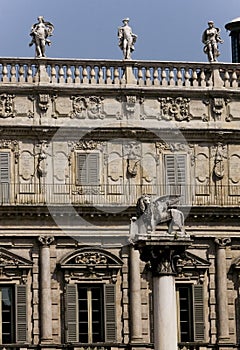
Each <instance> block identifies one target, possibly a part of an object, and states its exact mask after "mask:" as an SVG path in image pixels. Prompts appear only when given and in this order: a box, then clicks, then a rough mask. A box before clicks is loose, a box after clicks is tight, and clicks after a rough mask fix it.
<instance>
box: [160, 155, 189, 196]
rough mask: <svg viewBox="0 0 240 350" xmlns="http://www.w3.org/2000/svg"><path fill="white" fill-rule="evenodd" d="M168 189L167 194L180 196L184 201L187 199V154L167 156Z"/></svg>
mask: <svg viewBox="0 0 240 350" xmlns="http://www.w3.org/2000/svg"><path fill="white" fill-rule="evenodd" d="M165 169H166V189H165V194H170V195H179V196H181V197H182V201H183V202H185V200H186V198H187V176H186V173H187V170H186V155H185V154H166V155H165Z"/></svg>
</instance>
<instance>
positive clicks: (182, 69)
mask: <svg viewBox="0 0 240 350" xmlns="http://www.w3.org/2000/svg"><path fill="white" fill-rule="evenodd" d="M239 91H240V69H239V64H230V63H229V64H228V63H211V64H210V63H196V62H158V61H135V60H131V61H113V60H80V59H50V58H46V59H29V58H0V100H1V108H0V124H1V127H6V128H8V127H10V126H11V127H12V126H13V121H12V118H14V126H16V127H29V126H30V127H33V126H34V127H38V126H42V127H46V126H47V127H70V128H93V129H94V128H100V127H101V128H103V127H104V128H108V129H109V128H114V127H115V128H118V127H119V126H121V127H128V128H129V127H131V128H136V127H138V128H145V129H146V128H147V129H149V128H151V129H152V130H159V129H162V130H163V129H169V128H172V126H174V127H176V128H178V129H181V130H184V132H188V130H189V131H191V133H192V130H193V129H194V130H197V131H198V132H199V131H200V132H202V137H204V135H205V134H204V133H205V130H214V131H216V129H219V128H221V129H222V130H223V129H224V130H226V132H228V133H232V130H233V129H234V130H235V131H237V132H238V131H239V120H240V116H239V110H240V101H239V99H238V94H239ZM230 136H231V137H232V136H233V134H232V135H230ZM234 137H236V135H235V134H234ZM237 137H238V136H237Z"/></svg>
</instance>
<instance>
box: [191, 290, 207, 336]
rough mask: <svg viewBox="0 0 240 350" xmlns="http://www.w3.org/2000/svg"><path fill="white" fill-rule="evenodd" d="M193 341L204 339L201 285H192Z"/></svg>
mask: <svg viewBox="0 0 240 350" xmlns="http://www.w3.org/2000/svg"><path fill="white" fill-rule="evenodd" d="M193 321H194V322H193V323H194V341H196V342H197V341H204V338H205V337H204V329H205V327H204V296H203V286H202V285H193Z"/></svg>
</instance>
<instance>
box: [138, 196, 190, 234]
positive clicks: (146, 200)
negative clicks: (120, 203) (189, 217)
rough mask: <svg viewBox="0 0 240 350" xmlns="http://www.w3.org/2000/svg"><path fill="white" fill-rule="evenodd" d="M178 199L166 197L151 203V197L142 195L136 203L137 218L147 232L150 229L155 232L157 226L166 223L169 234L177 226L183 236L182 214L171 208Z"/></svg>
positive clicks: (176, 197)
mask: <svg viewBox="0 0 240 350" xmlns="http://www.w3.org/2000/svg"><path fill="white" fill-rule="evenodd" d="M179 199H180V197H179V196H175V195H166V196H161V197H159V198H157V199H156V200H154V201H153V200H152V199H151V196H149V195H147V194H144V195H142V196H141V197H140V198H139V199H138V201H137V218H141V219H142V220H143V223H144V224H145V226H146V229H147V231H148V230H149V229H150V230H151V232H152V233H154V232H155V231H156V226H157V225H158V224H160V223H167V225H168V231H167V232H168V233H169V234H171V233H173V228H174V226H177V227H178V229H179V231H180V234H181V235H185V234H186V232H185V227H184V214H183V213H182V212H181V211H180V210H178V209H175V208H173V206H174V205H176V203H177V202H179Z"/></svg>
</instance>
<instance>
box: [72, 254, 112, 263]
mask: <svg viewBox="0 0 240 350" xmlns="http://www.w3.org/2000/svg"><path fill="white" fill-rule="evenodd" d="M75 262H76V264H84V265H105V264H107V258H106V257H105V256H104V255H103V254H101V253H98V252H84V253H81V254H79V255H78V256H76V258H75Z"/></svg>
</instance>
